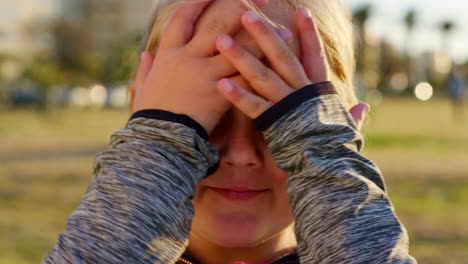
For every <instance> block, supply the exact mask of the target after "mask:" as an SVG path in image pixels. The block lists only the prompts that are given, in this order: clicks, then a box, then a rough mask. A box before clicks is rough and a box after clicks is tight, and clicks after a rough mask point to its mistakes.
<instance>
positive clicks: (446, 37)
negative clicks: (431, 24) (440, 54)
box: [439, 20, 457, 52]
mask: <svg viewBox="0 0 468 264" xmlns="http://www.w3.org/2000/svg"><path fill="white" fill-rule="evenodd" d="M456 26H457V25H456V24H455V22H453V21H451V20H446V21H442V22H441V23H440V25H439V29H440V32H441V33H442V44H441V46H442V49H443V50H444V51H446V52H448V51H449V43H450V35H451V33H452V32H453V31H454V30H455V28H456Z"/></svg>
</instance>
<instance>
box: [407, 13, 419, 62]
mask: <svg viewBox="0 0 468 264" xmlns="http://www.w3.org/2000/svg"><path fill="white" fill-rule="evenodd" d="M417 18H418V16H417V13H416V10H415V9H410V10H408V12H407V13H406V15H405V18H404V22H405V27H406V52H407V54H409V52H408V51H409V46H410V42H411V39H412V34H413V31H414V28H415V26H416V21H417Z"/></svg>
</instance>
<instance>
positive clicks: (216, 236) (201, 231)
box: [192, 213, 270, 248]
mask: <svg viewBox="0 0 468 264" xmlns="http://www.w3.org/2000/svg"><path fill="white" fill-rule="evenodd" d="M263 220H264V221H262V219H261V218H258V216H253V215H249V214H245V213H228V214H223V215H215V216H211V217H209V218H205V219H203V220H201V221H200V222H202V223H203V224H201V223H199V222H198V221H196V220H195V221H194V223H193V226H192V230H193V231H194V232H195V233H196V234H197V235H199V236H201V237H203V238H204V239H206V240H209V241H210V242H212V243H214V244H216V245H218V246H221V247H225V248H247V247H253V246H256V245H258V244H260V243H261V242H262V241H264V240H265V239H266V237H267V236H268V234H269V233H270V232H269V230H268V228H267V227H268V220H267V219H263Z"/></svg>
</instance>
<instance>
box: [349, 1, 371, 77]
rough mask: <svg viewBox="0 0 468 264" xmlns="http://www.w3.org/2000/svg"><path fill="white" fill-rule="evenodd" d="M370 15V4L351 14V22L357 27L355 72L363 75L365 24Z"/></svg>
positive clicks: (365, 43) (365, 44)
mask: <svg viewBox="0 0 468 264" xmlns="http://www.w3.org/2000/svg"><path fill="white" fill-rule="evenodd" d="M371 14H372V6H371V5H370V4H366V5H363V6H361V7H359V8H357V9H355V10H354V12H353V21H354V24H355V25H356V27H357V33H358V38H359V39H358V44H357V58H356V71H357V72H358V73H361V74H362V73H363V71H364V62H365V51H366V46H367V42H366V24H367V21H368V20H369V17H370V16H371Z"/></svg>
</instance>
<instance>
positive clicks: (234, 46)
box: [216, 35, 294, 103]
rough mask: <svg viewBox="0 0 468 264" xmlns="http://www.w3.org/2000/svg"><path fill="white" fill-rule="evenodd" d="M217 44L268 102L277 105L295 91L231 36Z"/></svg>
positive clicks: (221, 39) (224, 36)
mask: <svg viewBox="0 0 468 264" xmlns="http://www.w3.org/2000/svg"><path fill="white" fill-rule="evenodd" d="M216 44H217V47H218V50H219V51H220V52H221V54H222V55H224V56H225V57H226V58H227V59H228V60H229V61H230V62H231V63H232V65H234V67H235V68H236V69H237V70H238V71H239V72H240V74H241V75H242V76H243V77H244V78H245V79H246V80H247V81H248V82H249V83H250V85H251V86H252V87H253V88H254V89H255V90H256V91H257V92H258V93H259V94H260V95H262V96H263V97H265V98H266V99H267V100H269V101H271V102H273V103H276V102H279V101H281V100H282V99H283V98H285V97H286V96H288V95H289V94H291V93H292V92H293V91H294V90H293V89H292V88H291V87H290V86H289V85H288V84H286V83H285V82H284V81H283V80H282V79H281V78H280V77H279V76H278V75H277V74H276V73H275V72H273V71H272V70H271V69H270V68H268V67H267V66H265V65H264V64H263V63H262V62H261V61H260V60H259V59H257V58H256V57H255V56H253V55H252V54H250V52H248V51H247V50H245V49H244V48H243V47H241V46H240V45H239V44H238V43H236V42H235V41H234V40H233V39H232V38H231V37H230V36H228V35H222V36H220V37H219V38H218V40H217V41H216Z"/></svg>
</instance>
